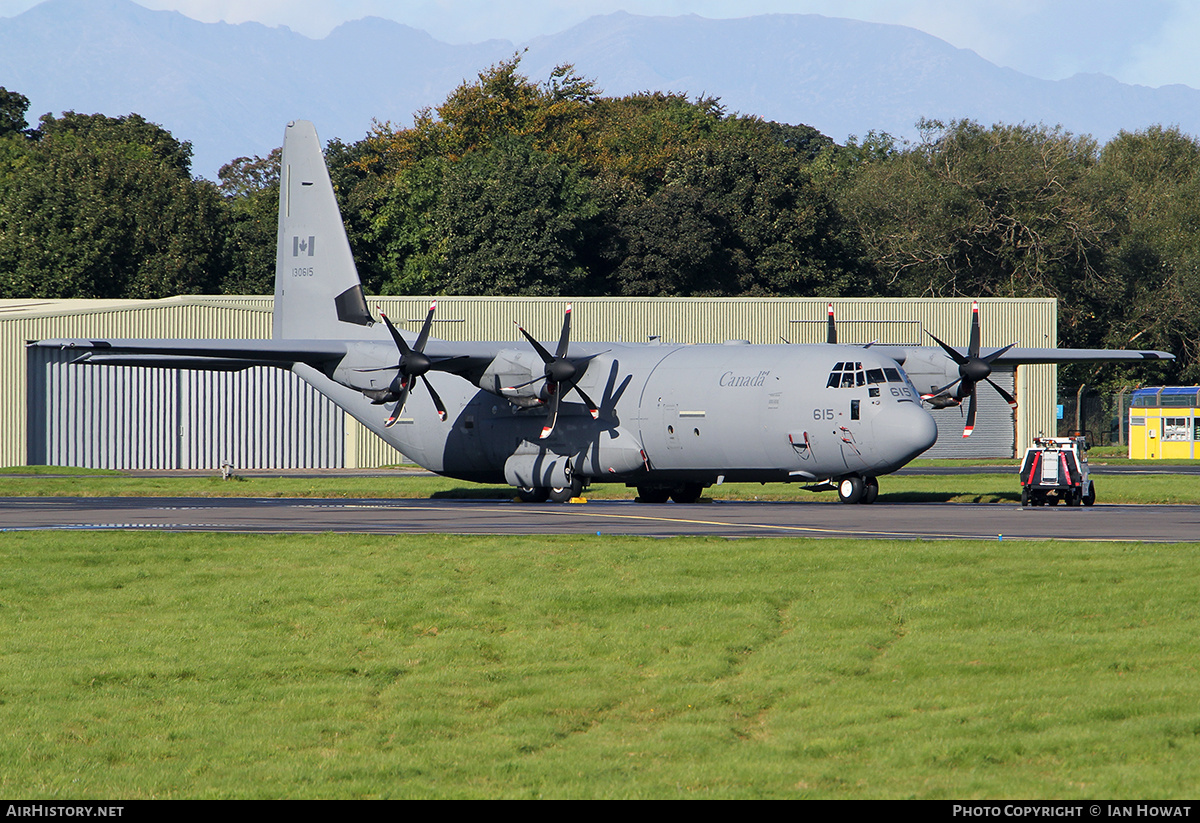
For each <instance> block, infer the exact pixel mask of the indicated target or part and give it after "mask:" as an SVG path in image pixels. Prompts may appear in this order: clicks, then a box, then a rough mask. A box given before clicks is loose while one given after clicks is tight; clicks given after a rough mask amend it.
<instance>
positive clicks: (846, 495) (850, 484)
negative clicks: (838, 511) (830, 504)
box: [837, 474, 879, 503]
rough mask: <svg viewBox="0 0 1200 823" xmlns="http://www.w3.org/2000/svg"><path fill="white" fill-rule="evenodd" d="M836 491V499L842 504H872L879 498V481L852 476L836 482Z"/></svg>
mask: <svg viewBox="0 0 1200 823" xmlns="http://www.w3.org/2000/svg"><path fill="white" fill-rule="evenodd" d="M837 490H838V499H839V500H841V501H842V502H843V503H874V502H875V498H877V497H879V481H878V480H876V479H875V478H874V477H861V476H860V475H857V474H852V475H849V476H847V477H843V478H842V479H841V480H839V481H838V484H837Z"/></svg>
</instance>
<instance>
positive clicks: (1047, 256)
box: [839, 121, 1118, 345]
mask: <svg viewBox="0 0 1200 823" xmlns="http://www.w3.org/2000/svg"><path fill="white" fill-rule="evenodd" d="M921 125H922V129H923V134H924V139H923V140H922V141H921V142H920V143H919V144H918V145H916V146H912V147H908V148H905V149H904V150H901V151H898V152H895V153H889V152H882V153H875V156H874V157H872V156H871V155H870V153H868V154H867V155H864V156H863V157H862V158H861V162H859V163H858V164H857V166H856V167H855V168H854V170H853V172H852V177H851V179H850V181H849V182H848V183H847V184H845V185H843V186H841V187H840V189H839V191H840V194H839V202H840V205H841V208H842V210H843V212H844V213H845V214H846V215H848V217H849V218H850V219H851V220H852V221H853V223H854V226H855V228H856V230H857V231H858V232H859V234H860V235H861V237H862V238H863V243H864V247H865V249H866V252H867V254H868V255H869V257H870V258H871V259H872V260H873V261H874V264H875V266H876V267H877V268H878V269H879V270H880V275H881V279H882V288H883V289H884V290H885V292H886V293H892V294H897V295H912V296H918V295H937V296H948V297H949V296H975V297H987V296H1004V297H1046V296H1048V297H1057V298H1059V300H1060V318H1059V322H1060V329H1061V331H1062V340H1063V342H1064V343H1066V344H1068V345H1094V344H1096V343H1097V342H1098V339H1099V337H1102V336H1103V330H1102V329H1099V328H1098V324H1096V323H1095V322H1094V320H1095V318H1096V317H1097V316H1099V315H1101V314H1103V313H1104V311H1105V309H1106V307H1108V306H1109V304H1110V303H1111V300H1112V296H1113V293H1114V286H1115V285H1116V282H1115V277H1114V276H1113V274H1112V272H1111V270H1109V269H1108V268H1107V266H1106V265H1105V264H1106V251H1107V249H1108V248H1109V247H1110V246H1111V244H1112V242H1113V240H1114V237H1115V232H1116V231H1117V229H1118V224H1117V220H1116V219H1115V216H1114V215H1113V214H1112V213H1111V210H1110V204H1111V200H1110V198H1108V196H1107V194H1106V192H1105V191H1104V190H1103V188H1102V187H1101V186H1099V185H1098V180H1097V178H1096V177H1095V176H1094V175H1093V174H1092V170H1093V169H1094V167H1095V165H1096V163H1097V160H1098V149H1097V146H1096V143H1095V141H1093V140H1092V139H1091V138H1089V137H1076V136H1074V135H1071V134H1069V133H1066V132H1063V131H1061V130H1059V129H1048V128H1046V127H1044V126H1026V125H1021V126H1007V125H997V126H993V127H991V128H984V127H982V126H980V125H979V124H977V123H973V122H970V121H959V122H957V123H953V124H950V125H949V126H946V125H944V124H942V123H938V122H935V121H926V122H924V123H922V124H921Z"/></svg>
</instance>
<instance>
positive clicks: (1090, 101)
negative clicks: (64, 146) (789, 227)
mask: <svg viewBox="0 0 1200 823" xmlns="http://www.w3.org/2000/svg"><path fill="white" fill-rule="evenodd" d="M515 54H521V55H522V63H521V70H522V72H523V73H525V74H526V75H527V76H529V77H530V78H531V79H532V80H534V81H535V82H541V81H544V80H545V79H546V78H548V77H549V75H550V71H551V70H552V69H553V68H554V66H556V65H558V64H561V63H571V64H573V65H574V66H575V67H576V70H577V71H578V72H579V73H580V74H581V75H583V76H585V77H588V78H591V79H593V80H594V81H595V82H596V84H597V86H598V87H599V88H601V89H603V91H604V93H605V94H608V95H613V96H620V95H623V94H629V93H633V92H637V91H645V90H653V91H675V92H682V93H686V94H688V95H689V96H691V97H699V96H714V97H719V98H720V99H721V101H722V103H723V104H724V105H725V106H726V108H727V110H729V111H732V112H739V113H742V114H748V115H756V116H760V117H763V118H764V119H767V120H778V121H780V122H788V123H793V124H800V123H803V124H806V125H810V126H813V127H814V128H817V129H819V130H820V131H822V132H824V133H825V134H827V135H829V136H830V137H832V138H833V139H834V140H837V141H838V142H844V141H845V140H846V139H847V137H848V136H849V135H852V134H853V135H860V136H861V135H865V134H866V133H867V132H869V131H886V132H889V133H891V134H893V135H894V136H897V137H900V138H910V139H911V138H913V137H915V136H916V135H915V128H914V125H915V123H916V122H917V120H919V119H920V118H934V119H942V120H958V119H963V118H969V119H975V120H979V121H980V122H982V123H985V124H988V125H990V124H991V123H994V122H1008V123H1020V122H1026V123H1045V124H1047V125H1061V126H1062V127H1063V128H1065V129H1067V130H1069V131H1072V132H1075V133H1087V134H1092V135H1093V136H1094V137H1096V138H1097V139H1098V140H1100V141H1102V142H1103V141H1105V140H1107V139H1109V138H1111V137H1112V136H1115V134H1116V133H1117V132H1118V131H1120V130H1127V131H1133V130H1138V129H1144V128H1146V127H1148V126H1151V125H1155V124H1162V125H1166V126H1178V127H1179V128H1181V129H1182V130H1183V131H1185V132H1188V133H1191V134H1196V133H1200V91H1197V90H1195V89H1191V88H1189V87H1187V86H1182V85H1172V86H1163V87H1161V88H1157V89H1152V88H1149V87H1145V86H1134V85H1128V84H1123V83H1120V82H1118V81H1116V80H1114V79H1113V78H1111V77H1108V76H1106V75H1095V74H1087V75H1076V76H1074V77H1071V78H1067V79H1065V80H1041V79H1038V78H1034V77H1031V76H1029V75H1025V74H1022V73H1020V72H1018V71H1016V70H1014V69H1008V68H1003V67H999V66H996V65H994V64H992V63H989V62H988V61H986V60H984V59H983V58H982V57H980V56H979V55H978V54H976V53H975V52H973V51H970V50H969V49H961V48H957V47H955V46H952V45H950V44H949V43H946V42H945V41H942V40H939V39H938V38H936V37H934V36H932V35H929V34H926V33H924V32H920V31H918V30H917V29H912V28H908V27H904V26H896V25H890V24H882V23H868V22H863V21H857V20H846V19H841V18H832V17H824V16H821V15H812V14H771V15H758V16H753V17H743V18H736V19H731V20H712V19H709V18H704V17H700V16H698V15H694V14H692V15H684V16H680V17H662V16H659V17H650V16H640V15H635V14H630V13H628V12H613V13H611V14H607V15H600V16H597V17H593V18H591V19H589V20H587V21H585V22H584V23H581V24H579V25H576V26H572V27H570V28H568V29H565V30H564V31H561V32H558V33H555V34H551V35H543V36H540V37H537V38H533V39H532V40H530V41H528V42H527V43H524V44H519V45H518V44H514V43H512V42H510V41H507V40H487V41H483V42H481V43H472V44H466V45H452V44H448V43H443V42H441V41H439V40H437V39H436V38H434V37H433V36H431V35H429V34H428V33H427V32H424V31H422V30H420V29H416V28H413V27H411V26H407V25H405V24H402V23H398V22H394V21H390V20H384V19H382V18H378V17H367V18H362V19H360V20H354V21H349V22H346V23H343V24H341V25H339V26H338V27H336V28H335V29H333V31H331V32H330V34H329V35H327V36H326V37H325V38H322V39H320V40H313V39H311V38H308V37H305V36H304V35H301V34H298V33H296V32H293V31H292V30H291V29H289V28H287V27H286V26H278V27H268V26H264V25H262V24H260V23H241V24H236V25H235V24H229V23H201V22H198V21H195V20H192V19H190V18H188V17H186V16H184V15H182V14H180V13H178V12H172V11H153V10H149V9H146V8H144V7H142V6H139V5H137V4H136V3H134V2H132V0H46V2H44V3H41V4H39V5H37V6H34V7H33V8H31V9H29V10H27V11H25V12H24V13H22V14H20V15H17V16H15V17H10V18H0V85H3V86H5V87H6V88H8V89H9V90H10V91H17V92H20V93H22V94H24V95H25V96H27V97H28V98H29V99H30V103H31V105H30V110H29V112H28V115H27V117H28V119H30V120H31V121H32V120H36V118H37V117H39V116H40V115H41V114H43V113H45V112H51V113H54V114H58V113H59V112H62V111H67V110H74V111H84V112H93V111H99V112H102V113H104V114H107V115H110V116H120V115H124V114H128V113H130V112H137V113H138V114H141V115H142V116H144V117H146V118H147V119H149V120H151V121H153V122H156V123H159V124H161V125H162V126H164V127H165V128H167V129H168V130H170V131H171V132H172V134H174V135H175V137H176V138H178V139H180V140H188V141H191V142H192V144H193V148H194V163H193V170H194V173H196V174H197V175H199V176H205V177H209V178H210V179H215V178H216V171H217V169H218V168H219V167H220V166H221V165H222V164H224V163H226V162H228V161H230V160H232V159H234V158H235V157H238V156H244V155H253V154H258V155H265V154H266V153H267V152H269V151H270V150H271V149H272V148H273V147H275V146H277V145H278V144H279V140H280V135H281V134H282V130H283V126H284V124H285V123H286V122H288V121H289V120H292V119H296V118H304V119H308V120H312V121H314V122H315V123H316V124H317V127H318V130H319V131H320V133H321V134H322V136H323V137H325V138H327V139H328V138H333V137H338V138H341V139H343V140H346V141H354V140H358V139H361V138H362V137H363V136H364V135H365V134H366V133H367V131H368V130H369V129H370V128H371V125H372V122H373V121H375V120H379V121H391V122H393V123H395V124H397V125H407V124H409V123H411V122H412V115H413V113H414V112H416V111H418V110H419V109H422V108H424V107H426V106H436V105H438V104H440V103H441V102H442V101H443V100H444V99H445V98H446V96H447V95H448V94H449V93H450V92H451V91H453V89H454V88H456V87H457V86H458V85H459V84H460V83H462V82H463V81H464V80H466V81H470V80H472V79H474V78H475V76H476V75H477V74H478V73H479V72H480V71H483V70H485V69H486V68H487V67H488V66H490V65H493V64H495V63H497V62H499V61H501V60H506V59H510V58H512V57H513V56H514V55H515Z"/></svg>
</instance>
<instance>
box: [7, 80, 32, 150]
mask: <svg viewBox="0 0 1200 823" xmlns="http://www.w3.org/2000/svg"><path fill="white" fill-rule="evenodd" d="M28 110H29V98H28V97H26V96H25V95H23V94H21V93H19V92H15V91H9V90H8V89H6V88H4V87H3V86H0V138H2V137H7V136H8V135H11V134H21V133H23V132H24V131H25V130H26V129H27V128H29V124H28V123H27V122H25V112H27V111H28Z"/></svg>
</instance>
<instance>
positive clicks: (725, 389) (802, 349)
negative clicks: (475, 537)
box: [298, 341, 937, 486]
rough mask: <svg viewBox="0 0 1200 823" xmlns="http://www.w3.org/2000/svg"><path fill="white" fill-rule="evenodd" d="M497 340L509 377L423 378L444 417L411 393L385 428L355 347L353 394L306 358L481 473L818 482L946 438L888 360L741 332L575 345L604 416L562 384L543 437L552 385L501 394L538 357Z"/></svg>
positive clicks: (431, 449) (537, 478) (395, 437)
mask: <svg viewBox="0 0 1200 823" xmlns="http://www.w3.org/2000/svg"><path fill="white" fill-rule="evenodd" d="M439 342H440V341H439ZM368 345H369V344H368ZM352 346H353V344H352ZM453 346H454V344H453V343H444V344H443V347H445V348H447V350H449V351H451V352H452V351H453ZM497 347H498V351H497V355H496V358H495V361H494V362H496V363H504V364H506V365H505V366H504V367H503V369H502V371H504V372H505V373H503V374H497V373H495V370H491V371H489V372H488V373H486V374H484V375H482V376H479V377H477V379H476V382H471V381H469V380H467V379H465V378H463V377H459V376H457V375H454V374H448V373H444V372H431V373H429V375H427V377H428V378H429V379H430V380H431V381H432V384H433V386H434V387H435V389H436V390H437V392H438V394H439V395H441V397H442V398H443V399H444V400H445V403H446V406H447V407H448V408H449V409H452V410H455V411H452V413H451V414H450V415H449V416H448V418H447V419H446V420H445V421H443V420H441V419H440V417H439V415H438V414H437V412H436V410H435V408H434V405H433V402H432V400H431V399H430V397H429V395H428V394H427V393H423V392H420V391H414V393H413V397H412V398H410V399H409V401H408V404H407V406H406V407H405V410H404V414H403V416H402V417H400V419H399V420H398V421H397V425H394V426H392V427H390V428H385V427H383V426H382V425H381V423H382V421H383V418H384V416H385V415H384V414H383V413H382V412H381V410H380V407H379V406H378V405H371V404H370V402H369V400H368V399H367V398H364V397H363V396H362V394H361V391H362V390H363V389H364V388H365V385H364V380H365V378H364V376H363V375H365V374H368V372H366V371H365V370H364V369H363V368H362V367H361V366H355V365H354V364H355V363H356V361H357V360H358V358H356V357H355V355H354V349H353V348H351V350H350V354H349V355H348V357H347V363H346V364H344V365H343V366H342V367H340V368H339V369H338V370H337V372H336V373H335V374H334V375H333V376H334V377H335V379H337V381H338V382H342V383H348V384H350V386H349V388H350V389H351V391H342V392H337V391H334V390H330V389H331V386H329V385H328V383H332V382H333V381H322V380H320V377H319V375H318V373H315V370H312V369H308V368H306V367H302V366H301V367H298V369H299V373H300V374H301V376H303V377H305V378H306V379H309V380H310V381H312V382H316V383H318V388H321V389H322V390H323V391H324V390H330V393H331V394H332V395H333V396H334V398H335V400H337V402H339V404H341V405H342V406H343V408H345V409H346V410H347V411H348V412H349V413H351V414H352V415H353V416H355V417H356V418H358V419H359V420H361V421H362V422H363V423H364V424H366V425H367V426H368V427H369V428H372V429H373V430H374V431H376V432H377V433H379V434H380V435H381V436H382V437H383V438H384V439H385V440H387V441H388V442H389V443H390V444H391V445H393V446H394V447H395V448H397V449H398V450H399V451H401V452H402V453H404V454H405V455H407V456H408V457H409V458H411V459H412V460H414V461H415V462H417V463H418V464H420V465H422V466H424V467H426V468H428V469H430V470H431V471H434V472H437V473H439V474H443V475H446V476H449V477H454V478H459V479H462V480H468V481H475V482H488V483H498V482H509V483H511V484H513V485H517V486H529V485H542V484H545V485H560V482H558V481H561V480H563V478H564V474H563V472H565V476H569V475H572V474H574V475H579V476H580V477H582V478H585V479H586V480H587V481H590V482H626V483H631V484H638V485H641V484H661V485H670V484H675V483H698V484H701V485H709V484H712V483H715V482H719V481H720V480H721V479H725V480H730V481H755V482H758V481H761V482H778V481H784V482H787V481H793V482H800V483H804V484H820V483H825V482H828V481H831V480H834V479H836V478H839V477H843V476H847V475H858V476H861V477H871V476H876V475H881V474H886V473H888V472H892V471H895V470H896V469H898V468H900V467H902V466H903V465H904V464H906V463H907V462H908V461H910V460H912V459H913V458H914V457H916V456H917V455H919V454H920V453H921V452H923V451H925V450H926V449H928V448H929V447H930V446H932V445H933V443H934V441H935V440H936V437H937V429H936V426H935V424H934V422H933V419H932V417H930V415H929V414H928V412H926V411H925V410H924V409H923V408H922V407H921V405H920V397H919V394H918V392H917V390H916V389H915V387H914V386H913V385H912V383H911V382H910V381H909V380H908V379H907V376H906V375H905V374H904V372H903V370H902V369H901V368H900V366H899V365H897V364H896V362H895V361H893V360H891V359H889V358H887V357H883V356H880V355H877V354H875V353H872V352H871V351H870V350H867V349H861V348H855V347H849V346H830V345H814V346H797V345H781V346H761V345H760V346H751V345H746V344H736V343H735V344H726V345H695V346H669V345H629V344H590V345H589V344H579V346H578V347H577V351H573V352H572V355H573V356H576V357H578V358H581V359H583V358H587V359H586V364H585V368H586V370H585V371H583V376H582V377H581V378H580V379H579V381H578V384H579V386H580V388H582V389H583V390H584V391H585V392H586V393H587V394H588V395H589V396H590V397H592V398H595V400H596V403H597V405H598V406H599V415H598V417H597V419H593V418H592V417H591V415H590V414H589V413H588V411H587V409H586V408H585V407H584V405H582V404H581V403H580V402H578V401H577V400H575V399H574V398H573V397H572V398H568V397H567V396H565V395H564V398H563V405H562V412H561V413H560V416H559V419H558V423H557V425H556V426H555V428H554V431H553V433H552V434H551V435H550V436H549V437H548V438H546V439H541V438H540V437H539V435H540V433H541V431H542V428H543V424H544V422H545V419H546V414H545V409H544V406H543V404H542V402H540V401H541V400H544V394H545V389H544V386H543V387H542V388H541V395H542V397H539V396H538V395H539V388H538V387H537V386H533V387H530V388H527V389H526V390H524V392H511V391H510V392H507V393H506V392H505V391H504V387H505V386H507V385H517V384H519V383H520V382H524V381H523V380H522V378H524V379H525V380H528V379H531V377H536V376H537V374H538V373H539V372H538V371H537V369H538V368H539V365H538V363H537V362H535V361H533V360H531V359H530V358H529V357H528V353H527V351H526V350H525V349H524V348H521V347H520V346H519V345H518V346H515V347H512V348H504V347H503V344H497ZM582 368H583V367H581V369H582ZM384 374H385V375H386V372H385V373H384ZM382 379H385V380H386V379H387V378H386V377H384V378H382ZM322 382H326V385H320V384H321V383H322ZM355 389H356V390H357V391H354V390H355ZM568 467H569V468H568Z"/></svg>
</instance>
